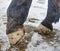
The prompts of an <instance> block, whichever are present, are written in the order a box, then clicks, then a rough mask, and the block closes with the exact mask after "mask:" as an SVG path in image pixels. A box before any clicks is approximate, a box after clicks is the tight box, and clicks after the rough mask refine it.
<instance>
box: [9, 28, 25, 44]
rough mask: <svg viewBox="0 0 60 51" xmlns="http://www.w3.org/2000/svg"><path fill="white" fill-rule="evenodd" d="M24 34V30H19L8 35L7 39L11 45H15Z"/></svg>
mask: <svg viewBox="0 0 60 51" xmlns="http://www.w3.org/2000/svg"><path fill="white" fill-rule="evenodd" d="M24 34H25V30H24V28H19V29H18V31H15V32H12V33H9V34H8V38H9V41H10V44H11V45H15V44H16V43H17V42H18V41H20V40H21V39H22V38H23V36H24Z"/></svg>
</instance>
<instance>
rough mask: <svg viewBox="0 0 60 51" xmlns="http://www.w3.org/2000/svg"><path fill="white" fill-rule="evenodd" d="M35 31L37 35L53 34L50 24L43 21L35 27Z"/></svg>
mask: <svg viewBox="0 0 60 51" xmlns="http://www.w3.org/2000/svg"><path fill="white" fill-rule="evenodd" d="M37 30H38V33H40V34H51V33H52V32H53V26H52V23H49V22H48V21H43V22H41V24H40V25H39V26H38V27H37Z"/></svg>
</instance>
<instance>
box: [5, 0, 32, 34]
mask: <svg viewBox="0 0 60 51" xmlns="http://www.w3.org/2000/svg"><path fill="white" fill-rule="evenodd" d="M31 3H32V0H12V2H11V3H10V5H9V7H8V9H7V29H6V33H7V34H9V33H11V32H14V31H17V30H18V29H19V28H21V27H23V23H24V22H25V20H26V18H27V16H28V12H29V8H30V5H31Z"/></svg>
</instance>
